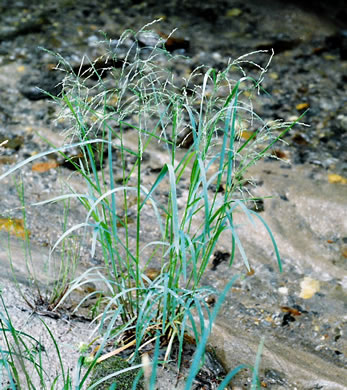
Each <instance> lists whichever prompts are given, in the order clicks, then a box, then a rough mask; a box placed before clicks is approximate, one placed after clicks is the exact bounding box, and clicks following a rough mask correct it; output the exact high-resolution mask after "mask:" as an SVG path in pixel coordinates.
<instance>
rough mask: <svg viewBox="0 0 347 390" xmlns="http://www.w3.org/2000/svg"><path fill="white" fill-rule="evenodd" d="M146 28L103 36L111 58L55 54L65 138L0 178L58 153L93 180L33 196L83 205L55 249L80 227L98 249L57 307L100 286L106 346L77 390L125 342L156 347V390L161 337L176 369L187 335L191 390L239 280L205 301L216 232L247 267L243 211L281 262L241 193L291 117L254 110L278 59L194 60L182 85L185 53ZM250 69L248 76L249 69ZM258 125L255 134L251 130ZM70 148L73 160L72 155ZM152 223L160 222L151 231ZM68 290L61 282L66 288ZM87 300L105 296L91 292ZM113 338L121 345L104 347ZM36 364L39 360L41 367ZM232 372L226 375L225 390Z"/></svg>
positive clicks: (82, 373) (5, 355) (99, 331)
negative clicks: (148, 173)
mask: <svg viewBox="0 0 347 390" xmlns="http://www.w3.org/2000/svg"><path fill="white" fill-rule="evenodd" d="M149 28H150V26H149V25H148V26H145V27H144V28H143V29H142V30H141V31H139V32H133V31H131V30H127V31H125V32H124V33H123V35H122V36H121V37H120V38H119V39H118V40H117V41H105V42H104V43H103V44H104V45H105V47H106V48H107V50H106V52H105V53H106V54H105V55H104V56H103V57H101V58H98V59H97V60H95V61H90V60H89V59H88V58H85V59H84V64H83V65H85V64H86V63H87V64H88V65H89V66H88V67H87V70H85V66H82V65H81V67H80V68H79V69H78V70H76V68H74V67H72V66H71V65H70V64H69V63H68V62H67V61H65V59H63V58H62V57H60V56H58V60H59V64H58V66H57V68H58V69H60V70H61V71H63V72H65V79H64V83H63V92H62V94H61V95H60V96H59V97H53V98H54V101H55V102H56V103H57V104H59V106H60V107H61V113H60V119H62V118H63V119H64V120H65V121H67V122H66V123H69V124H70V128H69V131H67V132H66V134H65V135H66V143H65V144H64V145H63V146H61V147H53V148H52V149H51V150H49V151H47V152H42V153H39V154H37V155H36V156H33V157H30V158H29V159H27V160H25V161H23V162H21V163H19V164H17V165H16V166H14V167H13V168H11V169H10V170H8V171H7V172H6V173H4V174H3V175H1V176H0V180H1V179H2V178H4V177H5V176H7V175H9V174H11V173H13V172H14V171H16V170H18V169H20V168H21V167H23V166H25V165H26V164H29V163H30V162H32V161H34V160H36V159H39V158H41V157H43V156H45V155H48V154H50V153H59V154H60V155H61V156H62V157H63V158H64V159H65V160H67V161H69V163H70V164H71V165H72V166H73V167H74V169H75V175H78V176H79V177H82V178H83V180H84V182H85V189H86V192H85V193H79V192H77V191H75V190H74V188H73V186H72V185H70V186H69V191H68V192H67V193H64V194H63V195H61V196H58V197H54V198H52V199H49V200H47V201H44V202H40V203H37V204H35V206H40V205H41V206H42V205H44V204H47V203H50V202H59V201H61V202H67V201H69V200H78V202H79V203H80V205H81V206H82V207H83V208H84V210H85V218H84V219H83V220H81V221H78V222H77V223H76V222H75V223H74V224H73V225H72V226H71V227H68V223H67V222H66V223H65V226H66V229H65V231H64V233H63V234H62V235H61V237H60V238H59V239H58V240H57V241H56V243H55V244H54V245H53V247H52V249H51V253H53V252H54V251H56V250H58V248H60V249H61V250H62V249H63V252H65V248H64V242H66V241H67V239H68V238H69V237H71V236H73V235H74V234H75V233H76V232H83V236H84V245H86V244H87V243H88V244H89V245H90V256H91V257H94V256H96V255H97V256H99V257H101V258H102V259H103V263H104V265H103V267H101V268H91V269H89V270H88V271H86V272H85V273H84V274H83V275H80V276H79V277H77V278H76V279H75V280H74V281H71V282H70V281H68V280H67V279H65V280H64V281H63V285H64V286H68V288H67V290H66V294H65V295H64V297H62V298H59V301H58V302H57V305H55V308H56V307H57V306H59V305H62V304H63V303H64V301H65V298H66V297H67V296H68V295H69V293H71V292H72V291H73V290H74V289H76V288H78V287H81V286H83V284H85V283H88V282H90V281H94V282H97V283H98V284H100V283H103V284H104V286H105V287H104V289H103V292H102V293H103V297H104V298H103V301H104V302H103V306H102V307H103V310H102V312H100V313H99V315H98V317H97V319H98V326H97V327H96V328H95V333H96V337H101V340H103V341H102V342H101V346H100V348H99V350H98V352H97V354H96V355H95V356H94V358H93V359H92V363H91V365H90V366H89V368H87V369H85V368H83V364H82V361H83V359H81V360H80V361H79V364H78V367H79V369H77V371H76V372H77V374H76V376H75V378H74V384H73V386H74V388H75V389H80V388H84V387H83V386H86V384H87V378H88V376H89V375H90V373H91V372H92V368H93V367H94V366H95V364H98V363H99V362H100V361H102V360H104V359H106V358H108V357H111V356H114V355H117V353H118V350H119V348H120V349H122V348H123V349H124V345H125V346H129V347H130V346H131V347H132V348H133V349H134V353H133V355H132V357H131V360H130V361H135V360H136V359H137V358H138V355H139V354H141V353H142V351H143V348H144V346H146V345H147V346H148V345H153V348H154V357H153V367H154V369H153V370H152V374H151V377H150V378H149V388H150V389H153V388H154V384H155V379H156V378H155V375H156V374H155V373H156V368H157V366H158V364H159V362H160V359H159V355H158V354H159V348H160V346H163V345H166V347H165V348H166V353H165V356H164V359H162V360H163V361H169V359H170V355H171V352H172V347H173V345H174V343H177V345H178V358H177V360H178V361H177V363H178V366H180V365H181V360H182V351H183V343H184V337H185V334H186V333H187V332H188V333H190V334H192V335H193V337H194V338H195V340H196V343H197V346H198V347H197V351H196V355H195V358H194V360H193V362H192V367H191V370H190V374H189V376H188V378H187V385H186V389H187V390H188V389H190V388H191V386H192V383H193V380H194V377H195V376H196V374H197V372H198V371H199V367H200V362H201V358H202V357H203V354H204V349H205V345H206V342H207V337H208V335H209V333H210V331H211V327H212V323H213V321H214V320H215V318H216V315H217V313H218V310H219V307H220V305H221V304H222V302H223V300H224V298H225V294H226V293H227V291H228V290H229V289H230V287H231V285H232V283H233V282H234V280H235V278H236V277H234V278H232V279H231V282H230V283H229V284H228V285H227V287H226V289H225V290H224V292H223V293H222V294H220V296H219V300H218V301H217V304H216V306H215V308H210V307H209V306H208V305H207V303H206V301H205V298H206V297H207V296H208V295H210V294H212V293H214V294H216V293H217V294H218V292H216V291H214V290H213V289H212V288H210V287H203V286H202V281H203V277H204V274H205V273H206V270H207V267H208V265H209V263H210V259H211V257H212V255H213V253H214V251H215V249H216V245H217V243H218V240H219V238H220V237H221V235H225V234H229V235H230V242H231V248H232V250H231V258H230V266H231V265H232V263H233V260H234V258H235V255H236V253H237V251H238V253H239V254H240V256H241V257H242V259H243V261H244V263H245V266H246V268H247V269H248V270H249V269H250V265H249V261H248V258H247V254H246V250H245V249H244V248H243V245H242V243H241V240H240V238H239V236H238V233H237V226H235V224H234V218H233V214H234V212H235V210H236V209H239V210H242V211H243V212H244V214H245V217H246V218H247V219H249V220H250V221H251V222H252V221H253V220H254V219H255V218H259V219H260V220H261V222H262V223H263V224H264V229H266V230H267V231H268V232H269V237H270V240H271V241H272V242H273V244H274V250H275V254H276V258H277V262H278V266H279V268H280V269H281V260H280V256H279V253H278V249H277V246H276V243H275V240H274V237H273V235H272V233H271V230H270V228H269V227H268V226H267V225H266V222H265V221H264V220H263V219H262V218H261V217H260V216H259V214H257V213H255V212H254V211H252V210H249V209H248V208H247V207H246V206H245V202H246V201H249V200H252V199H253V200H254V198H253V197H252V196H251V195H250V194H248V193H247V192H243V191H242V188H243V184H244V182H245V180H246V179H245V174H246V172H247V169H248V168H249V167H251V166H252V165H253V164H255V163H256V162H257V161H258V160H259V159H260V158H262V157H264V156H266V155H267V154H268V153H269V152H270V151H271V147H272V145H273V144H274V143H275V142H276V141H278V140H279V139H280V138H281V137H282V136H283V135H284V134H285V133H286V132H287V131H288V130H289V129H290V128H291V127H292V126H293V125H294V123H292V124H288V123H279V122H274V123H272V124H269V123H265V122H264V121H262V119H261V118H260V117H259V116H257V114H256V113H255V112H254V111H253V106H252V99H253V98H256V97H257V96H258V95H259V93H260V92H261V82H262V80H263V77H264V75H265V73H266V72H267V69H268V66H269V64H270V61H271V58H272V53H271V52H270V53H268V52H265V51H257V52H254V53H250V54H248V55H245V56H243V57H240V58H239V59H237V60H234V61H232V62H229V63H228V64H227V65H226V67H225V69H224V70H222V71H217V70H216V69H212V68H210V69H208V68H205V67H199V68H197V69H195V70H194V71H193V72H192V73H191V74H189V75H187V77H186V79H184V80H179V79H178V78H177V76H176V75H175V72H174V70H173V69H175V65H176V64H177V63H180V62H184V61H187V59H185V58H183V57H177V56H172V55H171V54H170V53H168V52H167V51H166V50H165V40H163V39H162V38H160V37H159V36H158V35H156V34H155V33H154V32H152V31H150V30H149ZM153 40H154V43H153ZM146 42H150V43H146ZM256 61H261V62H263V65H258V63H257V62H256ZM100 63H102V64H104V66H103V67H100ZM250 67H251V68H252V69H251V71H250V75H248V74H246V71H245V69H246V68H247V69H249V68H250ZM237 75H239V76H237ZM236 77H237V78H236ZM250 131H252V132H251V135H250V136H247V137H244V135H245V134H246V133H247V134H248V133H249V132H250ZM134 135H135V142H133V143H131V142H130V141H129V140H133V139H134ZM189 139H190V143H189V142H187V141H188V140H189ZM187 143H188V147H187V146H186V148H183V147H182V145H184V144H187ZM154 144H158V145H159V146H158V148H160V149H161V151H162V152H161V153H162V154H164V155H165V159H164V160H163V162H162V166H161V169H160V171H159V172H158V174H157V176H156V178H155V180H153V182H152V183H149V182H148V181H146V180H145V176H144V175H145V173H144V168H145V166H146V164H145V157H146V153H147V152H148V150H150V148H151V147H152V146H153V145H154ZM76 148H78V151H79V152H78V155H79V157H78V158H77V159H76V158H75V157H71V154H70V153H69V151H70V150H75V149H76ZM182 188H184V190H185V191H184V196H183V201H180V202H179V201H178V197H177V193H178V191H181V190H182ZM240 194H241V196H240ZM131 213H132V214H131ZM132 215H134V216H135V217H134V223H131V221H130V219H131V218H132ZM146 229H151V230H152V234H151V239H148V237H149V235H148V234H145V233H146ZM153 264H155V265H156V266H157V268H158V269H159V274H158V276H156V277H154V278H150V277H149V276H148V275H147V273H146V271H148V269H149V268H150V267H152V265H153ZM63 273H64V272H63ZM67 282H70V283H68V284H67ZM60 291H65V290H64V288H63V287H62V288H61V289H60ZM93 294H100V291H99V290H98V291H95V292H92V293H91V294H90V296H91V295H93ZM90 296H88V297H90ZM86 298H87V297H86ZM205 319H207V322H206V321H205ZM2 331H3V334H4V335H6V334H7V333H6V332H8V331H10V333H11V334H12V337H13V339H14V341H15V345H19V344H20V343H21V342H22V341H21V340H22V339H23V337H24V335H21V339H20V340H18V339H16V336H17V333H16V332H15V331H14V328H13V327H12V325H11V323H10V322H9V319H8V318H7V319H2ZM99 340H100V339H99ZM106 343H107V345H110V343H111V344H112V345H114V348H116V347H118V348H116V349H115V350H113V351H111V352H107V353H106V352H104V349H105V348H104V347H105V346H106ZM119 346H121V347H119ZM7 347H8V348H7V352H4V351H3V350H2V359H1V362H2V364H3V366H4V367H5V368H6V370H7V371H8V372H10V373H11V375H12V376H11V377H12V378H13V379H12V381H18V380H19V379H18V377H16V370H18V369H17V368H16V367H17V366H16V364H15V363H14V359H13V356H12V354H11V352H10V351H11V350H14V349H13V348H12V347H11V346H10V345H9V344H8V343H7ZM31 361H32V362H33V364H34V367H37V366H40V364H39V363H36V361H35V362H34V361H33V360H31ZM257 365H259V362H258V361H257ZM140 366H141V365H140ZM241 368H242V367H241ZM239 369H240V368H239ZM237 370H238V369H236V370H234V371H233V372H232V373H231V374H229V375H228V380H225V381H224V382H223V388H224V385H226V384H227V382H228V381H229V380H230V379H231V376H233V375H234V374H235V373H236V372H237ZM40 375H41V374H40V373H39V376H40ZM61 377H62V379H63V382H64V388H66V389H68V388H72V387H71V386H72V382H73V379H72V378H70V377H67V376H66V375H65V376H64V370H62V373H61ZM104 379H105V378H104ZM108 379H109V378H108ZM105 380H106V379H105ZM115 380H116V375H115ZM101 381H102V380H101ZM100 383H101V382H100ZM115 383H116V382H115ZM255 384H256V379H254V386H255ZM11 386H12V382H11V384H10V388H16V387H11ZM20 388H23V387H20ZM27 388H31V387H27ZM52 388H55V387H54V384H53V385H52ZM90 388H97V387H95V385H93V386H92V387H90Z"/></svg>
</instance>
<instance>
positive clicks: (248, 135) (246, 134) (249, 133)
mask: <svg viewBox="0 0 347 390" xmlns="http://www.w3.org/2000/svg"><path fill="white" fill-rule="evenodd" d="M253 134H254V132H253V131H248V130H243V131H242V133H241V138H243V139H244V140H246V141H247V140H249V139H250V138H251V137H252V136H253ZM255 138H256V137H254V139H255Z"/></svg>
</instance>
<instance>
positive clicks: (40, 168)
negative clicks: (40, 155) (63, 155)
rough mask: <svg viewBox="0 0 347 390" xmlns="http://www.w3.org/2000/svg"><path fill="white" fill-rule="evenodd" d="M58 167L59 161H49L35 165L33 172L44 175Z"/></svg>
mask: <svg viewBox="0 0 347 390" xmlns="http://www.w3.org/2000/svg"><path fill="white" fill-rule="evenodd" d="M58 166H59V164H58V162H57V161H55V160H49V161H45V162H40V163H36V164H33V166H32V168H31V170H32V171H33V172H39V173H43V172H47V171H49V170H50V169H53V168H56V167H58Z"/></svg>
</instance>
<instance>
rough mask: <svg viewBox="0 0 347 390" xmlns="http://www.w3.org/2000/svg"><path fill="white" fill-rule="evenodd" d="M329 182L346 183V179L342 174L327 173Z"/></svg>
mask: <svg viewBox="0 0 347 390" xmlns="http://www.w3.org/2000/svg"><path fill="white" fill-rule="evenodd" d="M328 180H329V183H333V184H335V183H339V184H347V179H346V178H345V177H343V176H340V175H337V174H336V173H330V174H329V175H328Z"/></svg>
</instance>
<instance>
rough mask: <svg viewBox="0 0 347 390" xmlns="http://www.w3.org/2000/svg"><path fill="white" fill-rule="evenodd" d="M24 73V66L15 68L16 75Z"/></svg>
mask: <svg viewBox="0 0 347 390" xmlns="http://www.w3.org/2000/svg"><path fill="white" fill-rule="evenodd" d="M24 71H25V66H24V65H19V66H17V72H18V73H23V72H24Z"/></svg>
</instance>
